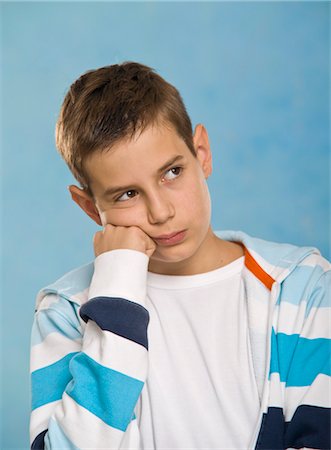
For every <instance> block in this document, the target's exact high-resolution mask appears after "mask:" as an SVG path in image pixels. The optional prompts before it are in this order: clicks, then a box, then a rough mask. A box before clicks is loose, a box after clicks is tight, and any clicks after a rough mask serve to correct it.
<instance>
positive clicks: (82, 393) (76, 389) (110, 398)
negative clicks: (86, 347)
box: [66, 353, 144, 431]
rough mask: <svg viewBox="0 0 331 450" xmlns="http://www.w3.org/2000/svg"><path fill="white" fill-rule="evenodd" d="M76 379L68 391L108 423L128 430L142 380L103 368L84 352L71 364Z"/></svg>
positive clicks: (77, 400) (78, 401) (142, 384)
mask: <svg viewBox="0 0 331 450" xmlns="http://www.w3.org/2000/svg"><path fill="white" fill-rule="evenodd" d="M70 368H71V371H72V374H73V377H74V380H75V381H74V380H73V381H72V383H70V385H69V386H68V388H67V390H66V392H67V393H68V395H70V396H71V397H72V398H73V399H74V400H75V401H76V402H77V403H78V404H79V405H81V406H82V407H84V408H86V409H87V410H89V411H90V412H91V413H93V414H94V415H96V416H97V417H99V418H100V419H101V420H103V421H104V422H105V423H106V424H108V425H110V426H111V427H114V428H117V429H119V430H122V431H125V430H126V428H127V426H128V425H129V423H130V421H131V419H132V418H133V414H134V407H135V405H136V403H137V400H138V397H139V395H140V393H141V390H142V388H143V386H144V383H143V382H142V381H139V380H136V379H135V378H132V377H129V376H127V375H124V374H122V373H120V372H117V371H115V370H112V369H108V368H107V367H104V366H101V365H100V364H98V363H97V362H95V361H94V360H93V359H91V358H90V357H89V356H87V355H86V354H84V353H80V354H79V355H77V356H76V357H75V358H74V359H73V360H72V363H71V365H70Z"/></svg>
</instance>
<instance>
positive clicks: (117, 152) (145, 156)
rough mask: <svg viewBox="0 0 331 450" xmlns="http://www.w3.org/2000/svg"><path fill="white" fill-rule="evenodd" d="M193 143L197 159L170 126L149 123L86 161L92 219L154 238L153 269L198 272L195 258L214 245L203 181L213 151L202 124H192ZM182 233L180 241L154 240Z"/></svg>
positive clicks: (204, 181)
mask: <svg viewBox="0 0 331 450" xmlns="http://www.w3.org/2000/svg"><path fill="white" fill-rule="evenodd" d="M194 145H195V149H196V154H197V157H196V158H195V157H194V156H193V155H192V153H191V152H190V150H189V148H188V147H187V145H186V144H185V142H184V141H183V140H182V139H181V138H180V137H179V136H178V135H177V133H176V132H175V131H174V129H172V128H170V127H169V126H168V127H166V126H154V127H152V126H151V127H148V128H147V129H146V130H144V131H143V133H141V134H140V135H139V136H138V137H135V138H134V139H133V140H128V141H120V142H119V143H118V144H116V145H115V146H114V147H112V148H111V150H110V151H108V152H96V153H94V154H92V156H91V157H90V158H89V159H88V160H87V161H86V165H85V169H86V171H87V173H88V176H89V180H90V188H91V190H92V192H93V194H94V200H95V204H94V208H95V210H96V216H95V217H93V218H94V220H95V221H96V222H97V223H99V224H100V222H101V224H102V225H103V226H104V225H105V224H107V223H109V224H112V225H114V226H137V227H139V228H141V229H142V230H143V231H144V232H145V233H146V234H147V235H148V236H150V237H151V238H152V239H153V240H154V241H155V242H156V250H155V252H154V253H153V255H152V257H151V259H150V265H149V270H150V271H152V272H153V271H154V272H158V273H177V272H178V271H180V270H179V269H180V268H183V265H184V264H186V265H189V266H190V265H191V266H192V267H193V266H194V268H195V269H194V271H198V270H199V268H198V267H197V265H198V264H199V262H198V259H199V258H201V255H206V252H208V248H207V247H206V246H208V245H212V243H211V241H212V239H211V236H212V231H211V228H210V215H211V207H210V197H209V191H208V187H207V183H206V178H208V176H209V175H210V173H211V153H210V148H209V142H208V136H207V132H206V130H205V128H204V127H203V126H202V125H198V126H197V127H196V130H195V133H194ZM115 189H116V192H115ZM86 195H87V194H86ZM81 206H82V205H81ZM84 209H85V208H84ZM90 212H91V210H90ZM89 215H90V216H91V217H92V215H91V213H90V214H89ZM98 216H99V217H100V220H99V217H98ZM181 231H183V232H184V233H182V234H181V235H180V236H179V238H180V239H179V241H178V242H177V241H176V240H175V241H176V242H174V243H172V242H170V243H169V242H164V241H158V240H156V238H157V237H159V236H162V235H169V234H173V233H175V232H181ZM177 269H178V270H177Z"/></svg>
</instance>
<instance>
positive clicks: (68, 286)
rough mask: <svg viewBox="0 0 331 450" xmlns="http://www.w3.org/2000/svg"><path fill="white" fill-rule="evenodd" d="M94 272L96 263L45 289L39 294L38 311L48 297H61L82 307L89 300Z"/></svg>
mask: <svg viewBox="0 0 331 450" xmlns="http://www.w3.org/2000/svg"><path fill="white" fill-rule="evenodd" d="M93 272H94V263H93V262H90V263H88V264H85V265H83V266H80V267H78V268H75V269H73V270H71V271H70V272H67V273H66V274H64V275H63V276H62V277H60V278H58V279H57V280H56V281H54V282H53V283H51V284H49V285H47V286H45V287H43V288H42V289H40V291H39V292H38V294H37V299H36V310H38V309H40V308H41V306H42V303H45V299H46V297H49V296H51V297H54V296H56V297H60V298H62V299H63V300H64V301H67V302H70V303H73V304H76V305H78V306H81V305H82V304H83V303H85V302H86V301H87V299H88V290H89V286H90V284H91V280H92V276H93ZM46 303H47V302H46ZM45 306H46V305H45Z"/></svg>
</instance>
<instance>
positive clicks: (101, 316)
mask: <svg viewBox="0 0 331 450" xmlns="http://www.w3.org/2000/svg"><path fill="white" fill-rule="evenodd" d="M80 316H81V318H82V319H83V320H84V321H85V322H87V321H88V320H89V319H91V320H93V321H94V322H96V323H97V324H98V326H99V327H100V328H101V329H102V330H107V331H111V332H112V333H115V334H118V335H119V336H123V337H125V338H126V339H130V340H131V341H133V342H136V343H137V344H140V345H143V346H144V347H145V348H146V349H148V339H147V325H148V321H149V313H148V311H147V309H146V308H144V307H143V306H141V305H139V304H138V303H135V302H132V301H130V300H126V299H125V298H116V297H96V298H94V299H92V300H89V301H88V302H87V303H85V304H84V305H83V306H82V307H81V309H80Z"/></svg>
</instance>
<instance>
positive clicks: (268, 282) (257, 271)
mask: <svg viewBox="0 0 331 450" xmlns="http://www.w3.org/2000/svg"><path fill="white" fill-rule="evenodd" d="M245 266H246V267H247V269H248V270H250V271H251V272H252V273H253V274H254V275H255V276H256V277H257V278H258V279H259V280H260V281H262V283H263V284H264V285H265V286H266V287H267V288H268V289H269V290H270V291H271V287H272V285H273V283H274V282H275V280H274V279H273V278H272V277H271V276H270V275H269V274H268V273H267V272H265V271H264V270H263V269H262V267H261V266H260V265H259V264H258V263H257V262H256V261H255V259H254V258H253V256H252V255H251V254H250V253H249V251H248V250H247V248H245Z"/></svg>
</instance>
